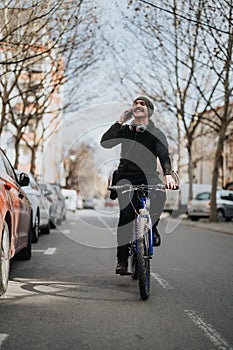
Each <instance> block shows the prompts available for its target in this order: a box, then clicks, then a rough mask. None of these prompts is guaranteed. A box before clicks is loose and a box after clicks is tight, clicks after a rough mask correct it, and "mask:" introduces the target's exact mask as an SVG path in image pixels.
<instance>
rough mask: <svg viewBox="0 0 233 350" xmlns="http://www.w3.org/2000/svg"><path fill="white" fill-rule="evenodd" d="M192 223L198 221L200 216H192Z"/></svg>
mask: <svg viewBox="0 0 233 350" xmlns="http://www.w3.org/2000/svg"><path fill="white" fill-rule="evenodd" d="M189 218H190V219H191V220H192V221H198V220H199V217H198V216H190V217H189Z"/></svg>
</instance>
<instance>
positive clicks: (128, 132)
mask: <svg viewBox="0 0 233 350" xmlns="http://www.w3.org/2000/svg"><path fill="white" fill-rule="evenodd" d="M153 112H154V106H153V103H152V102H151V101H150V100H149V99H148V98H147V97H145V96H139V97H137V98H136V99H135V100H134V102H133V106H132V108H131V109H129V110H126V111H124V112H123V113H122V115H121V117H120V118H119V120H118V121H117V122H115V123H114V124H113V125H112V126H111V127H110V128H109V129H108V130H107V131H106V132H105V133H104V135H103V136H102V138H101V141H100V143H101V145H102V146H103V147H104V148H112V147H114V146H116V145H119V144H120V145H121V158H120V163H119V166H118V178H117V181H118V184H123V183H131V184H133V185H141V184H145V185H146V184H149V185H156V184H159V183H161V182H162V181H161V180H160V178H159V173H158V171H157V159H159V161H160V164H161V167H162V170H163V174H164V180H163V182H164V184H165V185H166V187H167V188H169V189H175V187H176V183H175V181H174V179H173V177H172V176H171V174H172V169H171V160H170V156H169V151H168V143H167V139H166V136H165V135H164V133H163V132H162V131H161V130H160V129H159V128H157V127H155V125H154V123H153V122H152V120H151V119H150V118H151V116H152V115H153ZM132 117H133V118H134V119H133V121H132V123H131V124H130V125H129V124H125V123H126V122H127V121H128V120H130V119H131V118H132ZM117 196H118V201H119V207H120V215H119V222H118V229H117V259H118V262H117V267H116V273H117V274H122V273H125V272H127V269H128V256H129V242H130V238H131V233H132V229H133V221H134V219H135V217H136V212H135V208H137V202H138V200H137V195H136V193H134V194H133V195H132V196H131V198H130V200H129V195H128V194H124V193H121V192H118V193H117ZM165 201H166V192H165V191H162V190H161V191H156V192H154V194H153V196H151V198H150V215H151V220H152V230H153V246H159V245H160V244H161V237H160V235H159V232H158V229H157V226H158V223H159V218H160V215H161V213H162V211H163V208H164V204H165Z"/></svg>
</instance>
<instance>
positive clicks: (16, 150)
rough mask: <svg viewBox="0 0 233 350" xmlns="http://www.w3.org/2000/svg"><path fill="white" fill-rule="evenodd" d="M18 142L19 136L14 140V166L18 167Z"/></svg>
mask: <svg viewBox="0 0 233 350" xmlns="http://www.w3.org/2000/svg"><path fill="white" fill-rule="evenodd" d="M19 143H20V138H18V137H17V138H16V140H15V162H14V168H15V169H18V165H19Z"/></svg>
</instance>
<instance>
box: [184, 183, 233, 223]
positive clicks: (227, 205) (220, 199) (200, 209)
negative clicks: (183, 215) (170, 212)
mask: <svg viewBox="0 0 233 350" xmlns="http://www.w3.org/2000/svg"><path fill="white" fill-rule="evenodd" d="M210 196H211V193H210V191H205V192H201V193H198V194H197V195H196V197H195V198H194V199H193V200H191V201H189V203H188V207H187V212H188V217H189V218H190V219H191V220H193V221H197V220H199V219H200V218H208V217H209V216H210V208H211V200H210V199H211V198H210ZM216 204H217V219H218V221H230V220H232V219H233V191H228V190H217V192H216Z"/></svg>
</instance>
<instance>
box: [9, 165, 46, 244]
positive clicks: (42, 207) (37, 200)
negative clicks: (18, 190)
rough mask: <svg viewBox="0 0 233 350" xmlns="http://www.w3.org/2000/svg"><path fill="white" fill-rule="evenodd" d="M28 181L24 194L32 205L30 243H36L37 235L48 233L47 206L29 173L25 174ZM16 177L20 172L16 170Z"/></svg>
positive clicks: (38, 187)
mask: <svg viewBox="0 0 233 350" xmlns="http://www.w3.org/2000/svg"><path fill="white" fill-rule="evenodd" d="M25 173H26V174H27V175H28V177H29V179H30V182H29V185H28V186H25V187H24V192H25V193H26V194H27V197H28V199H29V201H30V202H31V204H32V214H33V215H32V217H33V234H32V243H36V242H37V241H38V238H39V233H40V232H42V233H46V234H48V233H49V232H50V223H49V204H48V201H47V200H46V199H45V197H44V196H43V194H42V192H41V189H40V186H39V185H38V183H37V182H36V179H35V178H34V176H33V175H32V173H30V172H25ZM16 174H17V176H19V175H20V171H19V170H16Z"/></svg>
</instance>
